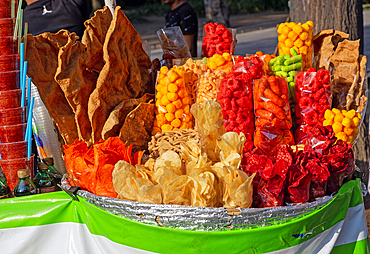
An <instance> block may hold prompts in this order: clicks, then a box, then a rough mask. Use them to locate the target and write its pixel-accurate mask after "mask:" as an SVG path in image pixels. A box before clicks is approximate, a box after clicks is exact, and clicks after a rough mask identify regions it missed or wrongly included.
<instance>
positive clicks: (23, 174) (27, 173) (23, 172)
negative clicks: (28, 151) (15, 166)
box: [17, 169, 30, 178]
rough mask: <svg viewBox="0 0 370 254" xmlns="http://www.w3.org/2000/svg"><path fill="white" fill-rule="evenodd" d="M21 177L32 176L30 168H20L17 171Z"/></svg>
mask: <svg viewBox="0 0 370 254" xmlns="http://www.w3.org/2000/svg"><path fill="white" fill-rule="evenodd" d="M17 174H18V177H19V178H25V177H29V176H30V171H29V169H20V170H18V172H17Z"/></svg>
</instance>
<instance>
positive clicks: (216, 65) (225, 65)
mask: <svg viewBox="0 0 370 254" xmlns="http://www.w3.org/2000/svg"><path fill="white" fill-rule="evenodd" d="M233 64H234V63H233V56H232V55H230V54H229V53H223V54H221V55H219V54H214V55H213V56H212V57H210V58H208V59H207V66H208V68H209V69H210V70H212V71H215V70H219V71H224V72H226V73H230V71H231V68H232V67H233Z"/></svg>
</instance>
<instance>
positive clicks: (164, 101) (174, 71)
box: [152, 66, 192, 135]
mask: <svg viewBox="0 0 370 254" xmlns="http://www.w3.org/2000/svg"><path fill="white" fill-rule="evenodd" d="M184 76H185V68H184V67H183V66H179V67H177V66H173V67H172V68H171V69H170V70H169V69H168V68H167V67H166V66H164V67H161V69H160V73H159V75H158V80H157V85H156V103H155V105H156V119H155V123H154V128H153V132H152V134H153V135H154V134H155V133H158V132H165V131H171V130H174V129H178V128H179V127H180V126H182V125H183V124H184V126H187V127H189V126H191V127H192V115H191V114H190V112H188V113H186V112H185V110H184V108H186V107H187V108H190V105H191V97H190V94H189V92H188V89H187V86H186V83H185V78H184ZM181 112H182V113H181Z"/></svg>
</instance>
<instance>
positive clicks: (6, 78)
mask: <svg viewBox="0 0 370 254" xmlns="http://www.w3.org/2000/svg"><path fill="white" fill-rule="evenodd" d="M19 88H20V71H5V72H0V91H8V90H16V89H19Z"/></svg>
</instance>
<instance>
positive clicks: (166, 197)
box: [161, 171, 192, 206]
mask: <svg viewBox="0 0 370 254" xmlns="http://www.w3.org/2000/svg"><path fill="white" fill-rule="evenodd" d="M166 172H168V171H166ZM164 175H165V174H164ZM161 179H162V178H161ZM191 184H192V181H191V180H190V178H189V177H188V176H186V175H181V176H177V177H176V178H175V179H173V180H172V181H170V182H168V183H166V181H164V182H163V183H162V184H161V186H162V190H163V204H171V205H187V206H190V205H191V194H190V189H191Z"/></svg>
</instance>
